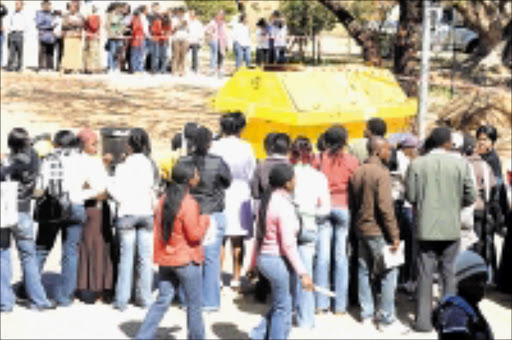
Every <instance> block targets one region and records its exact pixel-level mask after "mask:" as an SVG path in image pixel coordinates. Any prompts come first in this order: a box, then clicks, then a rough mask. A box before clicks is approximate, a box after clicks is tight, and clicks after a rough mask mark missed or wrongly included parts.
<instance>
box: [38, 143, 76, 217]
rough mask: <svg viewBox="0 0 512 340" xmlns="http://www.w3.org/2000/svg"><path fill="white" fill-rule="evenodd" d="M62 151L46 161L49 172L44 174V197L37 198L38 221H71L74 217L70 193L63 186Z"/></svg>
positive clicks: (49, 156) (51, 155)
mask: <svg viewBox="0 0 512 340" xmlns="http://www.w3.org/2000/svg"><path fill="white" fill-rule="evenodd" d="M62 157H65V155H63V154H61V153H52V154H50V155H48V156H47V157H46V159H45V160H44V162H45V163H46V166H43V169H44V168H48V173H47V174H42V176H43V178H42V180H43V183H44V187H45V188H46V189H45V191H44V194H43V196H42V197H40V198H38V199H37V200H36V206H35V209H34V220H35V221H37V222H38V223H61V222H70V221H71V219H72V203H71V200H70V198H69V193H68V192H66V191H65V190H64V188H63V181H64V167H63V166H62Z"/></svg>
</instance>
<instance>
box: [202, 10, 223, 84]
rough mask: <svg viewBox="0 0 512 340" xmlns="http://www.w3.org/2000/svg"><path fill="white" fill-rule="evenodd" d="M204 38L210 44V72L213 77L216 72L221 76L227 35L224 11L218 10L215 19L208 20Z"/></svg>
mask: <svg viewBox="0 0 512 340" xmlns="http://www.w3.org/2000/svg"><path fill="white" fill-rule="evenodd" d="M205 33H206V40H207V41H208V42H209V44H210V72H211V76H212V77H214V76H215V74H217V75H218V76H219V77H222V65H223V62H224V57H225V56H226V52H227V46H228V36H227V28H226V16H225V14H224V11H219V12H218V13H217V15H215V19H213V20H212V21H210V23H209V24H208V26H206V29H205Z"/></svg>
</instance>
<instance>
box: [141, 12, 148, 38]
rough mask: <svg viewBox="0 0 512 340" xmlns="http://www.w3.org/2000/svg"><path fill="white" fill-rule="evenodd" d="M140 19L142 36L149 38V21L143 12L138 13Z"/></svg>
mask: <svg viewBox="0 0 512 340" xmlns="http://www.w3.org/2000/svg"><path fill="white" fill-rule="evenodd" d="M140 21H141V23H142V28H143V29H144V37H145V38H150V34H149V21H148V18H147V17H146V16H145V15H144V14H142V13H141V14H140Z"/></svg>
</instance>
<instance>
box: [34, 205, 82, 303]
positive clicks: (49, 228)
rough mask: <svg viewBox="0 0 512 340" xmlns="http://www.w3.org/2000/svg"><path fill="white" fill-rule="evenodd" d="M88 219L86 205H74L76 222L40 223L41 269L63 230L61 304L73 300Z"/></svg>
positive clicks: (39, 256) (57, 295)
mask: <svg viewBox="0 0 512 340" xmlns="http://www.w3.org/2000/svg"><path fill="white" fill-rule="evenodd" d="M86 219H87V214H86V212H85V208H84V206H83V205H73V209H72V220H73V221H74V222H72V223H61V224H48V225H45V224H40V225H39V231H38V233H37V240H36V246H37V259H38V261H39V270H40V271H42V270H43V267H44V264H45V263H46V259H47V258H48V255H49V254H50V251H51V250H52V248H53V245H54V244H55V239H56V238H57V234H58V232H59V230H62V257H61V269H62V271H61V277H60V286H59V288H58V289H57V293H56V296H55V300H56V301H57V303H58V304H59V305H60V306H69V305H71V303H72V302H73V297H74V294H75V290H76V284H77V273H78V245H79V243H80V240H81V239H82V230H83V226H84V224H85V221H86Z"/></svg>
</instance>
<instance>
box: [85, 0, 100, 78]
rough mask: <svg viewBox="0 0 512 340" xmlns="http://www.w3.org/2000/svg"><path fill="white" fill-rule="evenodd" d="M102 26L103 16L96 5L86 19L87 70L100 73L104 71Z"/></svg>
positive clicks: (87, 71)
mask: <svg viewBox="0 0 512 340" xmlns="http://www.w3.org/2000/svg"><path fill="white" fill-rule="evenodd" d="M100 27H101V18H100V16H99V15H98V8H97V7H96V5H93V6H92V12H91V14H90V15H88V16H87V19H86V20H85V72H86V73H100V72H101V71H102V66H101V60H100Z"/></svg>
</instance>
